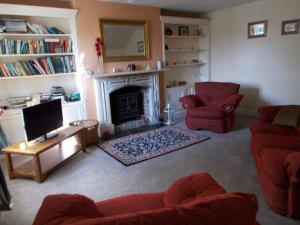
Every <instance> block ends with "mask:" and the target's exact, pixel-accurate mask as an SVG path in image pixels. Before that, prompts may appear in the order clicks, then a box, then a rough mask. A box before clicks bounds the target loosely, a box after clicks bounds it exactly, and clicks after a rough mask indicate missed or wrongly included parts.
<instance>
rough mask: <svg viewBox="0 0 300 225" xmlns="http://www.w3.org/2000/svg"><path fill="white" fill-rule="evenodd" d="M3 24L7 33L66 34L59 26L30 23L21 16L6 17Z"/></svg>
mask: <svg viewBox="0 0 300 225" xmlns="http://www.w3.org/2000/svg"><path fill="white" fill-rule="evenodd" d="M1 26H2V27H3V30H4V32H7V33H18V32H21V33H27V32H31V33H34V34H64V32H62V31H61V30H60V29H58V28H57V27H46V26H42V25H41V24H36V23H29V22H27V21H26V20H24V19H21V18H4V19H2V21H1Z"/></svg>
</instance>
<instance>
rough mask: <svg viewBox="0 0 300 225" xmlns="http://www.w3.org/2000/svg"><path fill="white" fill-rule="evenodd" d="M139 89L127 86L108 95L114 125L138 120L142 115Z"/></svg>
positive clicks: (141, 97) (141, 95)
mask: <svg viewBox="0 0 300 225" xmlns="http://www.w3.org/2000/svg"><path fill="white" fill-rule="evenodd" d="M141 89H142V88H141V87H137V86H128V87H123V88H120V89H118V90H116V91H114V92H112V93H110V105H111V116H112V122H113V124H115V125H119V124H121V123H124V122H127V121H130V120H136V119H139V118H140V117H141V116H142V115H144V103H143V92H142V91H141Z"/></svg>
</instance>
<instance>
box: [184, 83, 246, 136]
mask: <svg viewBox="0 0 300 225" xmlns="http://www.w3.org/2000/svg"><path fill="white" fill-rule="evenodd" d="M239 89H240V85H239V84H234V83H220V82H201V83H196V84H195V92H196V94H195V95H187V96H184V97H181V98H180V99H179V101H180V102H181V103H182V104H183V107H184V108H185V109H186V110H187V112H186V125H187V127H188V128H189V129H210V130H213V131H215V132H220V133H222V132H226V131H228V130H229V129H231V128H232V127H233V123H234V120H235V113H234V110H235V109H236V108H237V107H238V105H239V103H240V101H241V100H242V98H243V96H242V95H240V94H238V92H239Z"/></svg>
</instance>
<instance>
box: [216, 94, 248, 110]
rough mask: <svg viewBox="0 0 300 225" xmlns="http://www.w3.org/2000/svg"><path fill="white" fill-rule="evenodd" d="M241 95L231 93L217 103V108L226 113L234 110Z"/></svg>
mask: <svg viewBox="0 0 300 225" xmlns="http://www.w3.org/2000/svg"><path fill="white" fill-rule="evenodd" d="M242 98H243V96H242V95H239V94H234V95H231V96H230V97H227V98H226V99H225V100H223V101H221V102H220V103H219V104H218V107H219V109H221V110H223V111H224V112H226V113H230V112H232V111H234V110H235V109H236V108H237V107H238V105H239V103H240V102H241V100H242Z"/></svg>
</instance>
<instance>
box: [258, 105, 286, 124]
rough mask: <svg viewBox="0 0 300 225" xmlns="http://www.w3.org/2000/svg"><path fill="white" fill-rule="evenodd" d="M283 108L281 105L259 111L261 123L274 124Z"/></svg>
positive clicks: (261, 108)
mask: <svg viewBox="0 0 300 225" xmlns="http://www.w3.org/2000/svg"><path fill="white" fill-rule="evenodd" d="M281 108H282V106H281V105H276V106H263V107H260V108H259V109H258V113H259V120H260V121H261V122H267V123H272V122H273V120H274V119H275V117H276V115H277V113H278V112H279V110H280V109H281Z"/></svg>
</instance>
